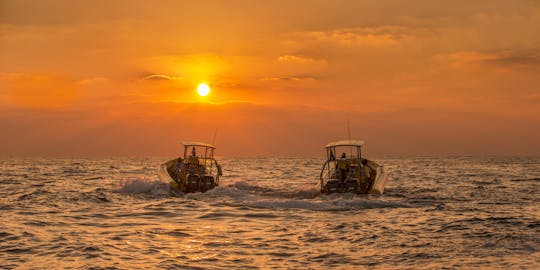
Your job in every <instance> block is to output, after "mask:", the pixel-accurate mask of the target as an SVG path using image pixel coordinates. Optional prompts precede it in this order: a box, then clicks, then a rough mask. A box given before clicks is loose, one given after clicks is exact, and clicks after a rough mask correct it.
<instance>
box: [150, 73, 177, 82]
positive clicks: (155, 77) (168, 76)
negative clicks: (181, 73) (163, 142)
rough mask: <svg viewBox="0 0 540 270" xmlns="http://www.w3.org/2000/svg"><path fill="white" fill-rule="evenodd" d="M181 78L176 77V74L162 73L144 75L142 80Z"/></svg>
mask: <svg viewBox="0 0 540 270" xmlns="http://www.w3.org/2000/svg"><path fill="white" fill-rule="evenodd" d="M182 79H184V78H183V77H178V76H170V75H163V74H152V75H148V76H145V77H144V78H143V80H147V81H177V80H182Z"/></svg>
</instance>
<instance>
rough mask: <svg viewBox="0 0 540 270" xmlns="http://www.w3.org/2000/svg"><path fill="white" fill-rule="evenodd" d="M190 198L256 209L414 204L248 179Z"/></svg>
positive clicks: (378, 206)
mask: <svg viewBox="0 0 540 270" xmlns="http://www.w3.org/2000/svg"><path fill="white" fill-rule="evenodd" d="M187 197H188V198H190V199H196V200H202V201H210V200H211V201H215V199H216V197H219V199H220V200H219V201H220V202H221V203H222V204H226V205H230V206H242V207H252V208H270V209H304V210H310V211H347V210H360V209H374V208H405V207H412V206H411V205H410V204H406V203H399V202H392V201H385V200H382V199H380V197H373V196H369V195H357V194H351V193H342V194H330V195H321V194H320V193H319V190H318V189H316V188H314V187H306V188H304V189H297V190H291V191H281V190H276V189H272V188H269V187H260V186H256V185H251V184H248V183H246V182H236V183H233V184H230V185H228V186H220V187H216V188H215V189H213V190H210V191H208V192H206V193H190V194H187Z"/></svg>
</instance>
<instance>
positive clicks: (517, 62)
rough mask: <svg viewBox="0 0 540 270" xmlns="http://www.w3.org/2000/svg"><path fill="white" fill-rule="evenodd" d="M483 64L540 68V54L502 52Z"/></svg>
mask: <svg viewBox="0 0 540 270" xmlns="http://www.w3.org/2000/svg"><path fill="white" fill-rule="evenodd" d="M483 62H484V63H487V64H494V65H502V66H523V67H524V66H540V53H527V52H502V53H499V54H495V55H493V56H492V57H490V58H488V59H485V60H484V61H483Z"/></svg>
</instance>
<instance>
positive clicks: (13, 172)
mask: <svg viewBox="0 0 540 270" xmlns="http://www.w3.org/2000/svg"><path fill="white" fill-rule="evenodd" d="M373 159H374V160H376V161H377V162H379V163H380V164H384V165H386V166H387V168H388V169H389V171H390V177H389V179H388V182H387V185H386V190H385V193H384V195H383V196H374V195H353V194H332V195H320V194H318V190H317V189H316V187H315V183H316V182H317V178H318V175H319V172H320V168H321V166H322V160H321V159H320V158H307V159H306V158H222V159H220V163H221V164H222V166H223V169H224V176H223V177H222V178H221V183H220V185H221V186H220V187H218V188H216V189H214V190H212V191H209V192H207V193H195V194H188V195H183V194H178V193H175V192H173V191H171V190H170V188H169V186H168V184H166V183H161V182H160V181H159V180H158V178H157V175H156V170H157V167H158V165H159V164H160V163H162V162H164V161H166V160H167V158H118V159H35V158H34V159H2V160H0V269H272V268H275V269H284V268H285V269H287V268H288V269H329V268H332V269H471V268H481V269H540V254H539V250H540V204H539V199H540V196H539V194H540V158H472V157H452V158H430V157H421V158H420V157H418V158H379V159H377V158H373Z"/></svg>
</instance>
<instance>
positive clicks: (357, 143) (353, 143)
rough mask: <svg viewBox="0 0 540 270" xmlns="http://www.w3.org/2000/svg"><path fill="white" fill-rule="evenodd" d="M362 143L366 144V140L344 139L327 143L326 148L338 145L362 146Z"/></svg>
mask: <svg viewBox="0 0 540 270" xmlns="http://www.w3.org/2000/svg"><path fill="white" fill-rule="evenodd" d="M362 145H364V141H358V140H344V141H337V142H331V143H329V144H327V145H325V146H324V148H330V147H337V146H362Z"/></svg>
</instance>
